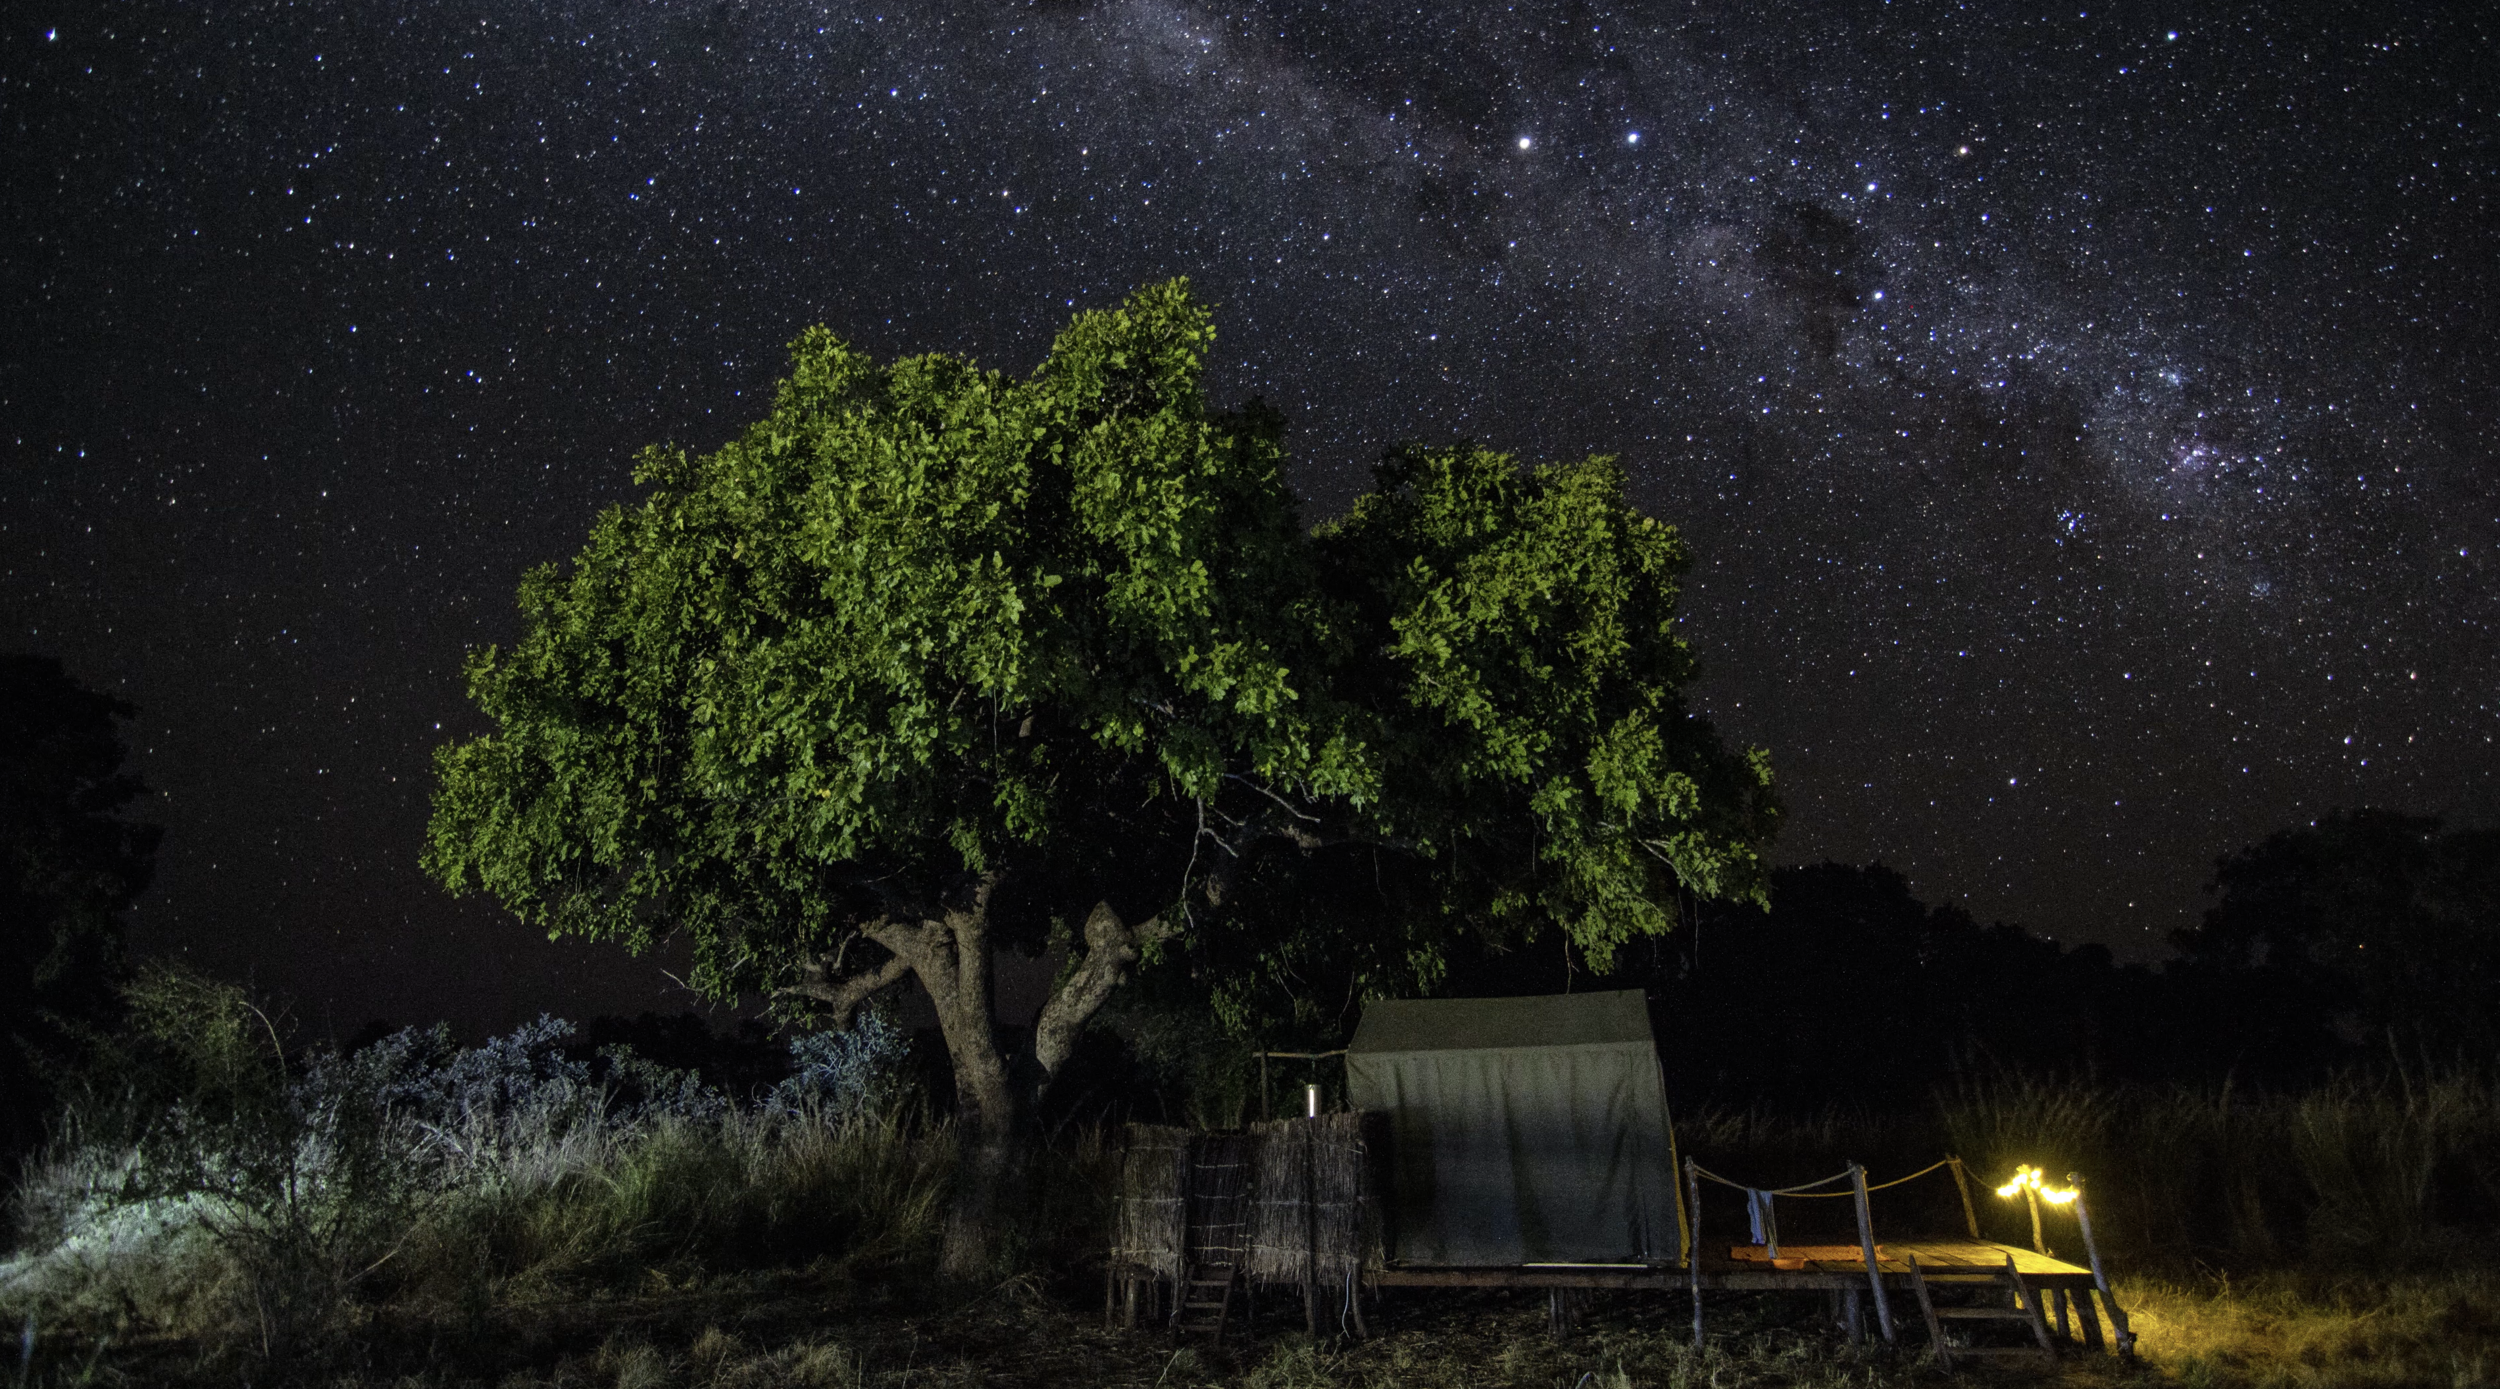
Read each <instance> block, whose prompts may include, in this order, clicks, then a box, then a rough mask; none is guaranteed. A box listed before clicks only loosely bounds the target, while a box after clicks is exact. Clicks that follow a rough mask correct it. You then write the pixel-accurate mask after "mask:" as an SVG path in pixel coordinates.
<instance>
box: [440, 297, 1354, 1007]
mask: <svg viewBox="0 0 2500 1389" xmlns="http://www.w3.org/2000/svg"><path fill="white" fill-rule="evenodd" d="M1211 331H1212V330H1211V328H1210V327H1209V324H1208V321H1207V316H1206V313H1205V311H1204V310H1203V309H1201V308H1200V307H1199V306H1197V305H1196V304H1195V303H1193V302H1191V301H1190V300H1189V299H1188V297H1187V295H1186V293H1185V292H1184V291H1183V290H1182V288H1181V287H1180V286H1179V285H1178V284H1173V285H1167V286H1163V287H1161V288H1159V289H1155V290H1149V291H1145V292H1142V293H1140V294H1139V295H1137V296H1135V297H1134V298H1132V299H1131V300H1130V301H1129V302H1128V303H1127V304H1126V305H1124V306H1123V307H1122V308H1120V309H1118V310H1116V311H1112V312H1108V313H1090V314H1084V315H1080V316H1079V317H1078V319H1077V320H1076V322H1075V323H1074V324H1073V325H1071V327H1070V328H1069V330H1068V331H1067V332H1066V333H1065V334H1063V335H1062V336H1061V338H1060V340H1059V342H1058V344H1057V345H1056V346H1055V347H1054V349H1053V351H1052V353H1051V356H1050V359H1049V360H1048V361H1046V362H1045V363H1044V364H1043V366H1042V367H1041V369H1040V370H1039V371H1038V372H1037V373H1036V374H1035V375H1034V376H1033V378H1032V379H1030V380H1028V381H1023V382H1010V381H1007V380H1005V379H1003V378H1001V377H1000V376H998V375H997V374H995V373H990V372H982V371H978V370H976V369H974V368H973V367H972V366H970V365H969V364H967V363H964V362H961V361H958V360H956V359H952V358H947V357H942V356H928V357H919V358H912V359H908V360H905V361H902V362H898V363H896V364H894V365H893V366H891V367H879V366H877V365H875V364H874V363H871V362H870V361H868V360H867V359H866V358H864V357H862V356H860V355H859V354H858V353H856V352H854V351H852V350H851V349H850V348H848V347H846V346H845V345H843V344H842V343H840V342H839V341H837V340H836V339H834V338H833V337H832V335H830V334H829V333H826V332H825V331H823V330H822V329H817V330H812V331H810V332H809V333H807V334H805V335H803V336H802V337H800V338H799V339H798V341H797V342H795V343H794V344H792V370H791V375H790V377H789V379H788V380H787V381H785V382H784V383H783V384H782V386H781V389H780V392H779V395H778V398H777V400H776V402H775V405H774V408H773V411H772V413H771V414H770V415H769V416H768V417H767V418H766V419H764V420H763V421H761V422H759V423H757V424H756V425H755V426H753V427H752V428H750V429H748V430H747V431H746V432H745V433H744V434H742V435H741V436H740V437H739V438H737V439H735V440H733V441H732V442H730V443H729V444H728V445H726V446H725V447H723V448H721V449H720V450H719V451H717V452H715V453H713V454H712V455H710V456H708V457H706V458H704V459H701V460H700V461H693V462H690V461H688V460H687V459H686V458H685V457H684V455H682V454H679V453H674V452H670V451H667V450H651V451H647V452H646V453H645V454H644V456H643V460H642V463H641V467H640V470H639V473H638V477H639V478H640V480H642V481H643V482H645V483H646V484H649V485H651V486H652V487H653V489H654V490H653V492H652V494H651V496H650V497H649V498H648V500H646V501H644V502H643V503H641V504H640V505H638V506H634V507H630V508H618V509H615V510H612V511H610V512H608V513H607V514H606V515H604V516H602V517H601V518H600V520H599V522H598V524H597V526H596V527H595V528H594V530H593V533H592V537H591V541H590V544H589V546H588V547H587V548H586V549H585V550H584V551H583V553H582V554H581V556H580V557H579V558H578V559H577V560H576V561H575V562H574V563H573V565H572V566H571V567H570V569H569V571H560V570H558V569H555V568H553V567H550V568H546V569H541V570H538V571H536V572H534V573H532V574H531V575H530V577H529V579H528V580H527V582H526V583H525V584H524V585H523V588H522V608H523V612H524V616H525V619H526V621H527V626H528V631H527V634H526V635H525V637H524V638H523V640H522V643H521V645H520V646H519V647H518V648H517V649H515V650H513V651H511V652H508V653H507V652H502V651H497V650H493V649H489V650H487V651H485V652H483V653H481V654H480V655H479V656H478V657H477V658H476V659H475V660H474V661H473V662H472V663H471V666H470V685H471V691H472V693H473V695H474V697H475V698H476V699H477V701H478V703H479V705H480V706H481V707H482V708H483V709H484V710H485V711H486V713H487V714H488V715H489V716H490V717H492V718H493V719H494V720H495V722H496V724H497V728H498V731H497V732H496V733H494V734H491V735H489V736H487V737H484V738H480V739H476V740H474V741H471V742H468V743H465V744H460V745H457V746H453V747H449V748H446V749H444V750H443V752H442V753H441V755H440V758H439V765H440V772H441V783H442V791H441V794H440V796H439V797H438V800H437V804H436V813H435V818H434V823H433V827H432V831H431V841H430V842H431V849H430V852H429V855H428V863H429V865H430V866H431V867H432V868H433V870H434V871H435V872H437V873H438V874H440V875H441V876H442V877H443V879H444V880H445V881H446V882H447V883H448V884H449V885H451V886H452V887H453V888H455V889H459V888H462V887H465V886H468V885H470V884H472V883H475V884H477V885H480V886H483V887H485V888H487V889H488V890H489V891H492V892H493V893H494V894H495V895H497V896H498V897H500V898H501V899H502V900H503V901H504V902H506V903H507V904H508V905H510V906H512V907H513V908H514V909H515V910H517V911H519V912H521V913H522V914H523V915H524V916H525V917H527V918H528V919H530V920H532V921H534V922H537V923H539V924H541V925H544V926H546V927H548V928H550V929H551V930H552V931H554V932H557V933H579V934H584V935H589V936H592V937H596V938H604V939H617V940H622V941H624V942H625V943H627V944H629V945H631V946H634V947H635V948H641V947H643V946H645V945H647V944H648V943H649V942H650V941H651V939H652V938H653V932H654V930H655V929H658V928H659V927H660V926H661V925H662V924H663V923H665V924H666V925H670V926H683V927H684V928H686V929H688V930H689V931H690V932H691V933H692V935H693V938H694V940H695V943H696V947H697V962H696V974H695V982H696V983H697V984H698V985H699V986H700V987H702V988H704V989H705V990H706V991H708V992H710V993H712V994H714V995H724V994H728V993H731V992H734V991H737V990H739V989H745V988H758V987H771V986H773V985H776V984H779V983H783V982H786V981H787V979H788V977H789V975H790V972H791V970H792V969H793V968H794V966H795V964H796V962H797V961H798V959H799V958H800V957H801V956H802V955H804V954H806V953H807V952H811V951H823V950H826V949H828V948H830V947H833V946H834V945H835V944H837V942H838V938H839V932H840V929H841V928H842V927H843V926H846V925H848V924H850V923H851V922H852V921H854V920H856V919H858V918H860V917H862V916H864V915H874V914H876V913H878V912H881V911H884V910H888V909H892V910H895V911H898V912H901V913H915V912H916V913H920V914H924V915H927V914H934V913H935V911H936V906H935V904H936V902H937V901H938V900H939V899H940V898H942V897H943V896H944V895H945V894H946V893H948V892H949V891H953V890H957V889H959V888H960V887H961V885H962V884H963V883H964V882H965V881H967V879H968V878H969V877H971V876H973V875H978V874H980V873H982V872H984V871H985V870H987V869H990V868H991V867H993V866H1003V865H1005V864H1008V863H1010V862H1014V861H1017V860H1018V858H1019V856H1022V857H1023V859H1024V860H1025V861H1030V859H1031V858H1032V856H1033V854H1034V852H1035V851H1037V850H1040V849H1042V848H1045V847H1052V848H1059V849H1061V850H1063V851H1065V852H1070V853H1074V852H1080V851H1082V849H1084V848H1085V847H1086V846H1087V844H1088V842H1089V841H1095V840H1100V839H1102V838H1104V837H1106V836H1105V832H1106V831H1108V830H1112V829H1113V828H1115V827H1113V826H1111V825H1108V824H1106V823H1105V821H1106V818H1107V817H1106V815H1105V813H1104V812H1105V801H1106V798H1109V799H1116V800H1119V801H1121V802H1124V803H1125V804H1127V805H1130V806H1135V805H1138V804H1140V803H1141V802H1147V801H1151V800H1153V799H1154V798H1158V797H1160V798H1164V799H1166V800H1171V799H1186V798H1190V797H1200V798H1203V797H1206V796H1209V795H1211V794H1213V793H1214V791H1215V789H1216V784H1217V781H1218V779H1219V778H1220V777H1221V776H1222V775H1223V774H1224V773H1226V772H1234V773H1241V774H1247V775H1253V776H1257V777H1260V778H1264V779H1266V780H1269V781H1271V782H1274V783H1277V784H1280V785H1285V786H1289V787H1292V788H1294V789H1296V790H1298V791H1304V792H1308V793H1310V794H1317V795H1357V794H1360V793H1362V792H1363V791H1364V790H1365V789H1366V787H1367V785H1368V773H1367V770H1366V768H1365V766H1364V764H1363V760H1362V758H1361V756H1360V753H1359V749H1358V748H1357V747H1355V746H1354V745H1353V744H1352V743H1351V742H1350V740H1349V738H1348V736H1347V734H1346V731H1345V729H1344V727H1343V722H1344V721H1343V718H1342V716H1340V715H1335V714H1332V713H1331V712H1330V711H1329V710H1328V708H1327V707H1326V705H1325V704H1324V703H1316V702H1314V701H1308V700H1304V699H1302V698H1300V697H1299V692H1298V691H1297V689H1296V687H1295V681H1294V674H1295V667H1296V666H1297V664H1299V659H1298V653H1299V652H1300V651H1301V650H1302V649H1304V648H1306V647H1307V646H1308V643H1309V640H1310V633H1311V629H1312V628H1313V627H1314V626H1315V618H1314V614H1313V613H1312V611H1311V605H1310V603H1309V602H1308V601H1307V600H1303V601H1296V599H1295V598H1294V596H1293V595H1294V593H1295V591H1296V590H1297V588H1299V587H1302V585H1301V584H1300V583H1299V581H1298V580H1297V579H1296V577H1295V575H1296V571H1297V569H1298V568H1299V567H1300V566H1302V565H1303V564H1304V563H1305V560H1304V557H1303V555H1302V552H1301V548H1300V545H1301V539H1300V533H1299V527H1298V525H1297V523H1296V521H1295V518H1294V511H1293V506H1292V502H1291V498H1290V496H1289V494H1288V493H1287V492H1286V490H1285V487H1284V483H1283V479H1282V474H1281V466H1280V465H1281V455H1280V452H1279V449H1278V446H1277V434H1278V428H1277V425H1276V422H1275V421H1274V420H1273V418H1272V417H1270V416H1266V415H1264V414H1258V413H1253V414H1251V415H1248V416H1244V417H1241V418H1238V419H1230V418H1219V417H1211V416H1209V415H1208V414H1207V413H1206V412H1205V410H1204V409H1203V407H1202V405H1201V402H1200V400H1199V397H1198V394H1197V387H1196V376H1197V370H1198V363H1199V359H1200V356H1201V354H1202V353H1203V351H1204V348H1205V345H1206V343H1207V342H1208V341H1209V339H1210V336H1211ZM1114 788H1117V790H1116V796H1114V794H1113V792H1114Z"/></svg>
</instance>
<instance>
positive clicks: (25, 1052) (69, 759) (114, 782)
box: [0, 655, 162, 1151]
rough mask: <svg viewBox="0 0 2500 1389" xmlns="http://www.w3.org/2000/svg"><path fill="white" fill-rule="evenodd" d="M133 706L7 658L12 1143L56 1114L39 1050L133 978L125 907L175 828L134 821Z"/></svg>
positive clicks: (138, 792) (1, 871)
mask: <svg viewBox="0 0 2500 1389" xmlns="http://www.w3.org/2000/svg"><path fill="white" fill-rule="evenodd" d="M131 712H132V710H131V708H130V706H129V705H127V704H124V703H122V702H121V701H120V700H117V699H113V698H111V697H110V696H107V695H102V694H98V693H96V692H95V691H93V690H90V689H87V688H85V687H84V686H82V685H80V684H79V683H78V682H76V681H75V680H72V679H71V678H70V677H69V676H68V675H67V674H66V673H65V672H63V670H62V669H61V664H60V662H58V661H55V660H52V659H49V658H47V657H41V656H26V655H8V656H0V1027H5V1028H6V1030H7V1036H6V1037H5V1038H4V1039H0V1144H4V1145H6V1147H7V1148H8V1149H9V1150H12V1151H14V1150H17V1149H21V1148H22V1147H23V1145H24V1144H26V1143H27V1142H28V1141H29V1140H31V1139H32V1138H34V1137H35V1136H36V1132H37V1127H38V1125H39V1124H40V1122H41V1116H42V1114H43V1112H44V1108H45V1106H44V1103H43V1100H42V1087H41V1086H40V1084H39V1083H38V1079H37V1073H38V1070H39V1066H38V1065H37V1061H38V1058H39V1056H41V1055H42V1054H44V1053H48V1052H53V1051H57V1050H58V1049H59V1048H60V1047H61V1046H62V1045H63V1044H64V1043H65V1042H66V1041H67V1040H68V1037H67V1035H66V1033H65V1028H66V1027H69V1026H73V1025H75V1024H78V1023H94V1022H98V1021H100V1020H102V1019H104V1018H105V1017H106V1016H107V1015H108V1014H110V1013H111V1012H112V1011H113V1010H114V1008H115V1004H116V999H117V995H116V989H117V988H118V987H119V986H120V984H121V983H122V982H123V979H124V966H123V953H122V913H123V912H124V911H125V910H127V909H128V908H129V906H130V904H131V903H132V902H133V901H135V900H137V898H138V896H139V893H140V892H141V891H142V890H143V889H145V888H146V886H147V883H148V876H149V874H150V872H151V870H152V868H153V865H154V861H155V853H156V844H157V840H158V837H159V836H160V835H161V833H162V831H161V830H160V829H159V828H158V827H156V826H154V825H145V824H138V823H135V822H133V821H131V820H130V819H128V818H126V817H125V816H124V814H123V812H124V810H125V809H126V808H127V807H128V806H129V805H130V803H131V802H132V801H134V800H136V799H138V798H139V797H140V796H143V795H145V794H146V788H145V787H143V786H142V785H141V784H140V782H139V779H138V778H137V777H135V776H132V775H129V774H127V773H125V772H124V771H123V770H122V763H123V760H124V759H125V757H126V756H127V753H128V750H127V749H126V748H125V747H124V746H123V745H122V740H121V732H120V729H119V727H118V726H117V723H116V721H117V720H119V719H123V718H127V717H129V716H130V714H131Z"/></svg>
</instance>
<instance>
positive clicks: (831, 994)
mask: <svg viewBox="0 0 2500 1389" xmlns="http://www.w3.org/2000/svg"><path fill="white" fill-rule="evenodd" d="M837 963H838V960H837ZM910 972H911V962H910V961H909V960H906V959H904V958H903V957H902V956H900V955H890V956H889V957H888V958H887V959H886V962H885V963H884V964H881V965H877V966H875V967H873V968H870V969H864V970H861V971H859V972H858V973H856V974H852V975H847V976H845V977H843V978H840V979H835V978H833V977H832V971H831V970H830V969H828V968H827V967H826V965H825V962H824V961H823V960H808V961H806V962H804V963H802V964H801V965H800V966H799V982H797V983H795V984H788V985H784V986H783V987H782V988H780V989H778V990H776V991H775V992H778V993H781V994H785V995H795V996H797V997H800V998H812V999H814V1000H816V1001H817V1002H818V1003H821V1004H823V1005H824V1006H825V1011H826V1012H827V1013H829V1014H830V1015H831V1016H832V1021H833V1025H834V1027H836V1028H837V1029H838V1028H845V1027H849V1026H850V1025H851V1018H852V1017H853V1015H855V1014H857V1013H858V1012H859V1006H860V1005H861V1004H863V1003H866V1002H867V1001H868V1000H869V999H871V998H874V997H876V996H877V995H878V994H880V993H883V992H884V991H886V990H887V989H890V988H892V987H893V986H894V985H896V984H898V983H900V982H901V981H902V978H903V976H904V975H906V974H908V973H910Z"/></svg>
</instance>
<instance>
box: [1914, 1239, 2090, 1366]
mask: <svg viewBox="0 0 2500 1389" xmlns="http://www.w3.org/2000/svg"><path fill="white" fill-rule="evenodd" d="M1936 1281H1937V1282H1938V1283H1940V1284H1948V1285H1953V1286H1958V1287H1993V1288H2002V1289H2004V1290H2005V1291H2007V1292H2009V1293H2011V1294H2012V1295H2013V1303H2014V1305H2013V1306H2011V1307H2005V1306H1996V1307H1939V1306H1937V1305H1936V1299H1935V1297H1934V1296H1933V1295H1932V1294H1931V1293H1930V1292H1929V1291H1928V1282H1927V1274H1926V1272H1925V1271H1924V1270H1922V1269H1920V1268H1919V1266H1918V1256H1917V1255H1915V1254H1913V1255H1911V1256H1910V1286H1911V1288H1913V1289H1914V1290H1916V1291H1917V1293H1918V1309H1919V1311H1921V1312H1923V1313H1925V1314H1926V1316H1927V1338H1928V1341H1929V1343H1930V1344H1932V1345H1933V1346H1934V1347H1935V1349H1936V1363H1937V1364H1938V1365H1940V1366H1942V1367H1943V1368H1945V1369H1948V1370H1949V1369H1951V1368H1953V1362H1954V1361H1955V1360H1956V1359H1957V1358H1965V1357H1967V1358H1969V1359H1973V1360H1993V1359H2003V1358H2006V1357H2009V1356H2019V1357H2023V1358H2037V1359H2041V1360H2046V1361H2050V1362H2055V1361H2056V1359H2057V1342H2055V1341H2054V1340H2051V1339H2050V1337H2049V1323H2048V1318H2047V1317H2046V1316H2044V1315H2042V1313H2041V1305H2040V1304H2041V1296H2040V1294H2039V1293H2038V1292H2037V1291H2035V1290H2034V1289H2033V1288H2032V1286H2031V1284H2030V1283H2029V1282H2028V1281H2026V1280H2025V1279H2024V1278H2023V1275H2022V1270H2020V1269H2018V1268H2016V1267H2015V1266H2014V1256H2013V1255H2011V1254H2008V1255H2006V1256H2005V1269H2004V1271H2003V1272H2001V1273H2000V1272H1993V1271H1992V1272H1989V1273H1983V1274H1976V1275H1973V1274H1948V1275H1943V1276H1940V1277H1939V1278H1938V1279H1937V1280H1936ZM1948 1321H1983V1322H1984V1321H2011V1322H2021V1323H2023V1324H2024V1325H2025V1326H2027V1327H2029V1328H2030V1331H2031V1338H2032V1339H2033V1340H2034V1341H2036V1342H2038V1343H2039V1344H2037V1345H2031V1346H1954V1345H1948V1344H1946V1342H1945V1339H1944V1324H1945V1323H1946V1322H1948Z"/></svg>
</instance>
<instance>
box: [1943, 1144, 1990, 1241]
mask: <svg viewBox="0 0 2500 1389" xmlns="http://www.w3.org/2000/svg"><path fill="white" fill-rule="evenodd" d="M1945 1161H1947V1162H1949V1163H1952V1164H1953V1189H1954V1190H1955V1191H1958V1192H1960V1193H1961V1194H1962V1220H1963V1222H1964V1223H1966V1224H1968V1225H1969V1226H1970V1237H1971V1238H1972V1239H1980V1238H1983V1236H1981V1234H1980V1233H1979V1208H1978V1207H1976V1206H1973V1205H1972V1204H1971V1203H1970V1174H1969V1173H1967V1172H1965V1171H1963V1170H1962V1160H1961V1159H1960V1158H1958V1157H1948V1158H1946V1159H1945Z"/></svg>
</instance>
